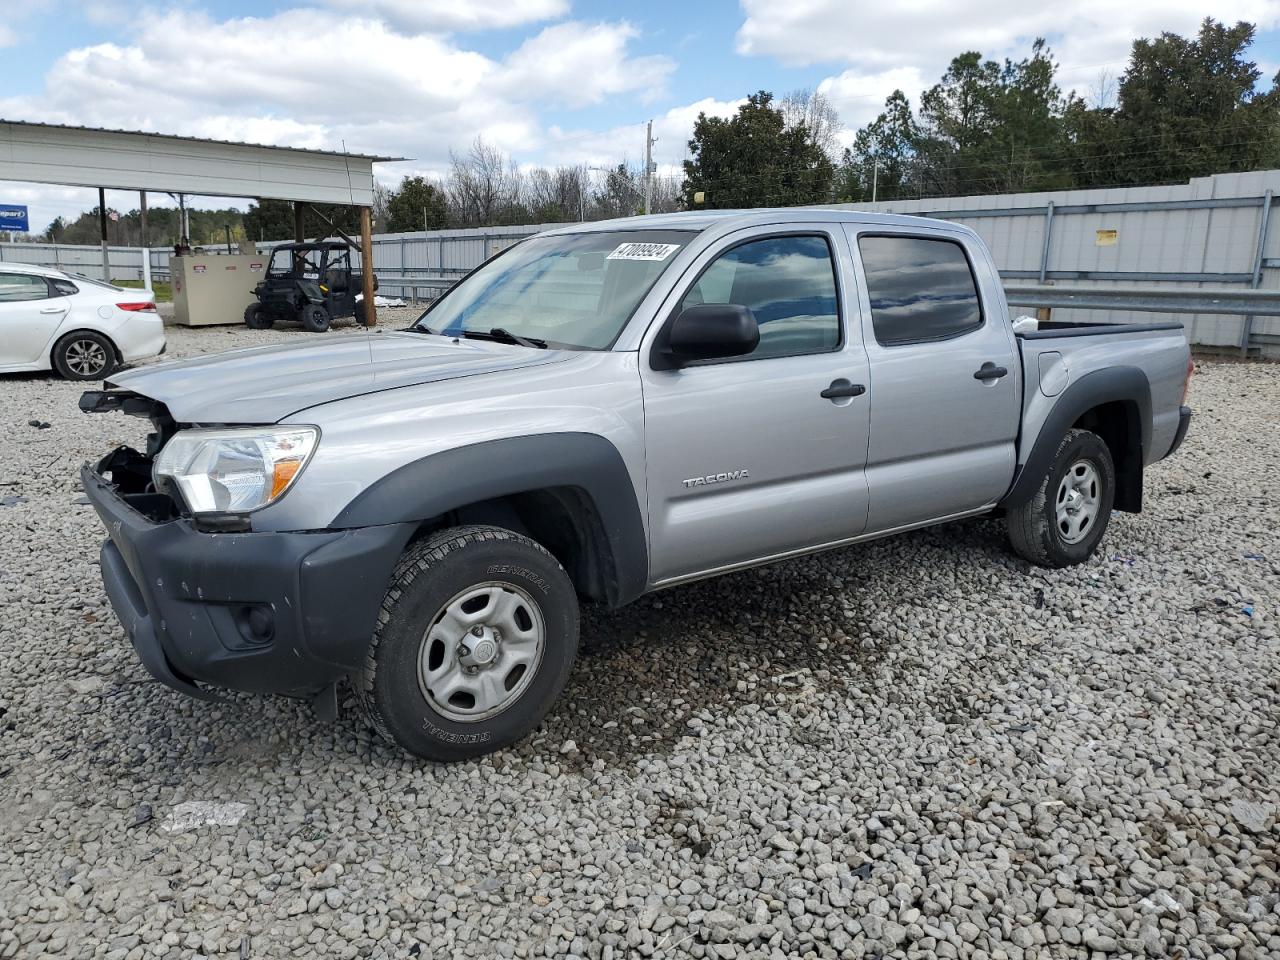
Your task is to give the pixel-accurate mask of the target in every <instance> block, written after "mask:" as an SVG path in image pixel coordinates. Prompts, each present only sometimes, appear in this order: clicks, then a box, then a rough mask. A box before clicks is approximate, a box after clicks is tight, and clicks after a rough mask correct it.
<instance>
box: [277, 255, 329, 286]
mask: <svg viewBox="0 0 1280 960" xmlns="http://www.w3.org/2000/svg"><path fill="white" fill-rule="evenodd" d="M323 255H324V254H323V251H321V250H282V249H277V250H275V251H273V252H272V254H271V262H270V263H269V264H268V265H267V276H269V277H290V278H292V279H295V280H318V279H319V278H320V259H321V257H322V256H323Z"/></svg>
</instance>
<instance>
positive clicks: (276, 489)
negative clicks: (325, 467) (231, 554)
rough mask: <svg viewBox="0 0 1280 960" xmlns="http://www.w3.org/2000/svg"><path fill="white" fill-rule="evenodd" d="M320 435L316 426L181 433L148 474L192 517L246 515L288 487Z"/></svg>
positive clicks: (207, 430)
mask: <svg viewBox="0 0 1280 960" xmlns="http://www.w3.org/2000/svg"><path fill="white" fill-rule="evenodd" d="M319 437H320V431H318V430H317V429H316V428H315V427H293V426H290V427H238V428H234V429H205V428H201V429H195V430H181V431H179V432H178V433H175V434H174V435H173V437H172V438H171V439H170V440H169V442H168V443H166V444H165V445H164V449H163V450H161V451H160V455H159V456H158V457H156V462H155V466H154V467H152V470H151V475H152V479H153V480H154V481H155V484H156V489H158V490H164V489H166V488H169V487H174V486H176V487H177V490H178V493H179V494H180V495H181V497H182V501H183V503H185V504H186V505H187V508H188V509H190V510H191V512H192V513H248V512H249V511H251V510H257V509H258V508H259V507H265V506H266V505H267V504H269V503H271V502H272V501H273V500H276V499H278V498H279V497H280V496H281V495H282V494H283V493H284V492H285V491H286V490H288V489H289V487H290V485H291V484H292V483H293V481H294V480H295V479H297V476H298V474H300V473H301V472H302V468H303V467H305V466H306V465H307V461H308V460H309V459H310V458H311V454H312V452H313V451H314V450H315V448H316V442H317V440H318V439H319Z"/></svg>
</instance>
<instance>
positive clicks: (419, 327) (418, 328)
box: [404, 323, 440, 337]
mask: <svg viewBox="0 0 1280 960" xmlns="http://www.w3.org/2000/svg"><path fill="white" fill-rule="evenodd" d="M404 330H405V333H429V334H431V335H432V336H433V337H436V336H439V335H440V331H439V330H432V329H431V328H430V327H428V326H426V325H425V324H422V323H415V324H414V325H413V326H411V327H405V328H404Z"/></svg>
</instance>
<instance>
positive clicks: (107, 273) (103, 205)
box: [98, 187, 111, 283]
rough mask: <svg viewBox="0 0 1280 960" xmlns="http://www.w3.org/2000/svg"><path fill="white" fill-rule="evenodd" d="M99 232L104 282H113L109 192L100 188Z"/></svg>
mask: <svg viewBox="0 0 1280 960" xmlns="http://www.w3.org/2000/svg"><path fill="white" fill-rule="evenodd" d="M98 232H99V233H100V234H101V236H102V281H103V283H110V282H111V255H110V253H108V252H107V192H106V191H105V190H103V189H102V188H101V187H99V188H98Z"/></svg>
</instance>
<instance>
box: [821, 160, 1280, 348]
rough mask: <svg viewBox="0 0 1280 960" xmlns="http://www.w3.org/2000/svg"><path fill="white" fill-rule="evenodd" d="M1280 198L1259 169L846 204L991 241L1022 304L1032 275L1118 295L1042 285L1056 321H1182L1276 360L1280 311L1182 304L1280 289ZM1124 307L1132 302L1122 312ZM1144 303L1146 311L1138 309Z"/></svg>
mask: <svg viewBox="0 0 1280 960" xmlns="http://www.w3.org/2000/svg"><path fill="white" fill-rule="evenodd" d="M1278 198H1280V170H1262V171H1257V172H1254V173H1234V174H1218V175H1216V176H1212V177H1202V178H1197V179H1195V180H1192V181H1190V182H1189V183H1185V184H1176V185H1170V186H1162V187H1125V188H1117V189H1105V190H1064V191H1057V192H1052V193H1034V194H1004V195H999V196H986V197H949V198H933V199H923V200H891V201H884V202H881V203H876V204H845V205H842V206H845V207H849V208H856V209H860V210H872V211H876V212H882V213H902V214H912V215H916V216H928V217H937V218H940V219H944V220H953V221H956V222H957V223H963V224H964V225H966V226H968V227H970V228H972V229H973V230H974V231H976V232H977V233H978V234H979V235H980V236H981V237H982V238H983V240H984V241H985V242H986V243H987V245H988V246H989V247H990V248H991V251H992V254H993V256H994V257H995V261H996V264H997V266H998V267H999V269H1000V276H1001V278H1002V279H1003V280H1004V281H1005V284H1006V287H1007V288H1012V287H1017V289H1019V290H1020V291H1022V293H1023V299H1022V301H1021V302H1023V303H1028V299H1027V297H1026V296H1025V294H1026V291H1027V290H1028V288H1027V286H1026V284H1027V283H1028V282H1031V283H1035V284H1037V285H1049V286H1052V287H1055V288H1061V290H1063V291H1065V290H1068V289H1071V288H1077V287H1084V288H1088V290H1089V291H1090V292H1091V293H1092V294H1093V296H1091V298H1090V302H1092V303H1099V304H1101V303H1103V302H1106V301H1105V300H1103V299H1099V298H1100V297H1102V295H1103V294H1104V293H1105V292H1107V291H1108V290H1109V291H1111V292H1112V293H1114V294H1116V295H1115V296H1114V297H1112V298H1111V305H1109V306H1106V307H1102V306H1098V307H1089V308H1085V307H1083V306H1063V304H1064V303H1066V300H1064V299H1063V298H1062V297H1061V296H1058V295H1056V294H1049V293H1047V292H1045V291H1041V293H1040V295H1039V296H1038V297H1037V298H1036V299H1035V301H1034V302H1035V303H1036V304H1037V305H1050V306H1053V308H1054V315H1055V317H1059V316H1060V318H1061V319H1068V320H1074V321H1084V322H1093V321H1097V322H1112V323H1115V322H1139V323H1150V322H1152V321H1153V320H1162V319H1166V320H1177V321H1178V322H1180V323H1182V325H1183V326H1184V327H1185V328H1186V330H1187V335H1188V338H1189V339H1190V340H1191V342H1192V343H1195V344H1198V345H1201V346H1212V347H1219V348H1228V349H1238V350H1242V351H1244V350H1252V351H1254V352H1258V353H1262V354H1265V355H1270V356H1280V317H1275V316H1262V315H1248V314H1246V315H1240V314H1238V313H1237V312H1234V311H1233V312H1231V313H1194V314H1188V313H1186V312H1185V311H1186V309H1187V307H1186V306H1185V304H1189V303H1191V304H1193V303H1195V302H1196V301H1197V300H1198V301H1199V302H1200V303H1201V305H1208V304H1207V301H1209V300H1212V298H1211V297H1209V298H1206V297H1205V296H1204V294H1203V293H1201V292H1200V291H1201V290H1202V288H1206V287H1216V288H1218V289H1223V288H1225V287H1231V288H1236V287H1238V288H1239V289H1240V290H1269V291H1272V292H1277V291H1280V231H1276V230H1273V229H1271V220H1272V218H1273V216H1274V208H1275V205H1276V202H1277V199H1278ZM1134 284H1141V285H1142V286H1143V288H1144V289H1143V290H1142V291H1140V294H1141V296H1139V297H1138V298H1136V299H1135V297H1134V295H1133V294H1134V291H1132V290H1130V291H1128V293H1126V294H1125V295H1123V296H1122V295H1121V294H1120V290H1121V289H1122V288H1126V287H1132V286H1133V285H1134ZM1206 292H1208V291H1206ZM1184 295H1185V296H1184ZM1174 296H1177V297H1179V299H1181V300H1182V301H1183V304H1184V306H1183V307H1180V308H1177V309H1175V308H1174V307H1172V306H1170V307H1169V308H1168V310H1167V311H1166V312H1165V313H1163V314H1160V313H1153V312H1152V311H1153V310H1154V308H1155V307H1157V306H1159V302H1158V298H1160V297H1164V298H1166V299H1167V298H1169V297H1174ZM1153 298H1156V299H1153ZM1050 301H1052V302H1050ZM1075 302H1076V303H1077V304H1080V303H1083V302H1084V299H1083V298H1082V297H1077V298H1076V301H1075ZM1122 303H1127V304H1130V305H1132V306H1131V307H1130V309H1127V310H1126V309H1121V308H1120V304H1122ZM1139 307H1140V308H1141V309H1142V311H1143V312H1141V313H1137V312H1134V311H1135V309H1137V308H1139ZM1260 309H1261V308H1260ZM1062 310H1065V311H1066V312H1065V313H1064V314H1061V315H1060V314H1059V311H1062Z"/></svg>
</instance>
